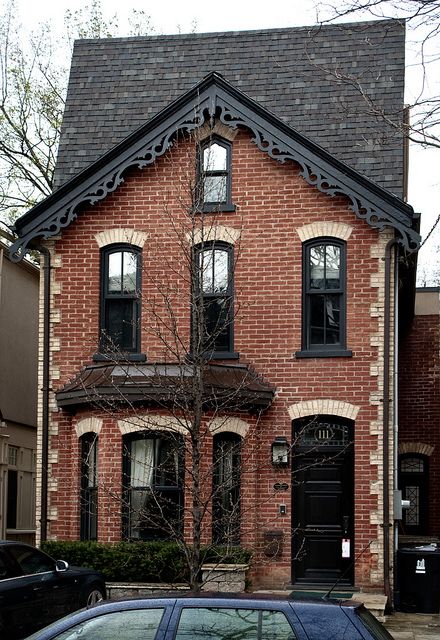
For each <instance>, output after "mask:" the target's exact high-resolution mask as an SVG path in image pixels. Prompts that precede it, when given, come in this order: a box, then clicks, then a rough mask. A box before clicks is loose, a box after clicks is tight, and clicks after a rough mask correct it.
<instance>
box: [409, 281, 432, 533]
mask: <svg viewBox="0 0 440 640" xmlns="http://www.w3.org/2000/svg"><path fill="white" fill-rule="evenodd" d="M416 295H417V298H418V301H417V302H418V303H419V304H417V307H416V308H417V315H416V316H415V317H414V320H413V323H412V325H411V327H410V329H409V331H408V332H407V334H406V335H405V337H404V339H403V341H402V346H401V351H400V362H399V381H400V398H399V450H400V451H401V453H409V452H415V453H422V454H429V490H430V492H429V507H430V508H429V531H427V532H426V534H427V535H431V536H440V495H439V492H438V487H439V486H440V314H439V310H438V309H437V311H436V312H435V309H432V308H426V306H425V308H423V306H421V305H420V301H422V299H423V298H428V297H432V296H433V295H436V296H437V299H438V296H439V293H438V291H437V293H436V294H435V292H431V291H429V290H428V291H425V292H424V291H417V294H416Z"/></svg>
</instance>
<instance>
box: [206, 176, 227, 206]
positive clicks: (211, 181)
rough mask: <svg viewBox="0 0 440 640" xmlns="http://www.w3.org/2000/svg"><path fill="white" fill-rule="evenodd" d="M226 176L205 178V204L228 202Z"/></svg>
mask: <svg viewBox="0 0 440 640" xmlns="http://www.w3.org/2000/svg"><path fill="white" fill-rule="evenodd" d="M226 184H227V178H226V176H205V178H204V188H203V200H204V202H226Z"/></svg>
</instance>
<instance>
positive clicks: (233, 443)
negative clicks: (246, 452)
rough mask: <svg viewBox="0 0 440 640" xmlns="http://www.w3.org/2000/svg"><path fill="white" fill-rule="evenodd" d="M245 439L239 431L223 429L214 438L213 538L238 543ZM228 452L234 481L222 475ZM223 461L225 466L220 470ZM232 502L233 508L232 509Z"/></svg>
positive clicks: (214, 541)
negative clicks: (242, 459)
mask: <svg viewBox="0 0 440 640" xmlns="http://www.w3.org/2000/svg"><path fill="white" fill-rule="evenodd" d="M242 446H243V439H242V438H241V436H239V435H238V434H236V433H231V432H226V431H225V432H222V433H217V434H215V435H214V437H213V442H212V542H213V543H214V544H227V545H233V546H238V545H239V544H240V529H241V454H242ZM226 456H231V460H230V462H231V467H232V478H231V484H230V485H228V484H225V482H224V481H220V480H219V477H220V476H223V474H224V473H225V468H224V464H225V460H226ZM220 465H222V467H223V468H222V469H221V470H220ZM228 504H229V506H230V509H228Z"/></svg>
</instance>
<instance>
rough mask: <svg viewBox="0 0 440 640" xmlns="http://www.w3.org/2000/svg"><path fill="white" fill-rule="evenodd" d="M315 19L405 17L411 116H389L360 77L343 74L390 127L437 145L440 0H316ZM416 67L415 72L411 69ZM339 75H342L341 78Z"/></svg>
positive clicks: (413, 139) (439, 133)
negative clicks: (410, 88) (342, 0)
mask: <svg viewBox="0 0 440 640" xmlns="http://www.w3.org/2000/svg"><path fill="white" fill-rule="evenodd" d="M316 8H317V12H318V19H319V21H320V22H322V23H326V22H331V21H334V20H340V19H344V20H345V19H353V20H359V19H366V18H368V17H370V18H371V17H373V18H394V19H401V20H405V22H406V25H407V31H408V39H409V40H410V47H411V50H412V53H413V55H412V56H410V60H409V65H410V67H409V69H408V72H409V73H410V74H411V79H412V84H413V87H412V91H411V95H410V94H409V93H408V99H409V103H408V106H409V108H410V113H411V119H410V121H406V120H405V119H404V118H403V117H402V118H400V122H399V120H398V119H395V118H390V117H389V116H388V115H387V114H385V113H384V112H383V109H382V108H381V106H380V96H378V97H377V98H378V99H377V100H375V99H374V98H373V97H372V96H371V95H370V94H369V91H368V87H366V86H363V83H362V78H358V77H356V76H354V75H350V76H348V75H347V76H346V77H344V78H342V79H343V80H345V81H346V82H349V83H350V84H351V85H352V86H353V87H355V88H356V89H357V90H358V91H359V92H360V94H361V95H362V96H363V97H364V99H365V102H366V103H367V104H368V107H369V109H370V110H371V112H372V113H373V114H374V115H375V116H379V117H382V118H383V119H384V120H385V122H386V123H387V124H388V125H389V126H390V127H393V128H400V130H401V131H402V133H404V134H405V135H407V136H408V138H409V140H410V141H411V142H414V143H416V144H421V145H423V146H430V147H435V148H439V147H440V128H439V124H440V122H439V119H440V96H439V93H438V89H439V88H438V83H437V80H436V75H438V67H437V65H438V63H439V55H440V48H439V45H440V40H439V36H440V31H439V30H440V2H436V1H435V0H430V1H429V2H426V1H425V0H345V1H344V2H331V1H330V2H317V3H316ZM412 68H415V69H416V74H417V75H415V74H413V73H412ZM340 79H341V78H340Z"/></svg>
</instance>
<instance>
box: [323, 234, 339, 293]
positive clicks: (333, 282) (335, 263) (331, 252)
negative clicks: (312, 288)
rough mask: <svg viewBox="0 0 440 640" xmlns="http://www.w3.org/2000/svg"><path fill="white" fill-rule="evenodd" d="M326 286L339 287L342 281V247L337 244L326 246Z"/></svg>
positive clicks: (329, 287)
mask: <svg viewBox="0 0 440 640" xmlns="http://www.w3.org/2000/svg"><path fill="white" fill-rule="evenodd" d="M325 265H326V270H325V275H326V279H325V288H326V289H339V287H340V286H341V283H340V277H339V272H340V265H341V249H340V247H336V246H335V245H327V247H326V260H325Z"/></svg>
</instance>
